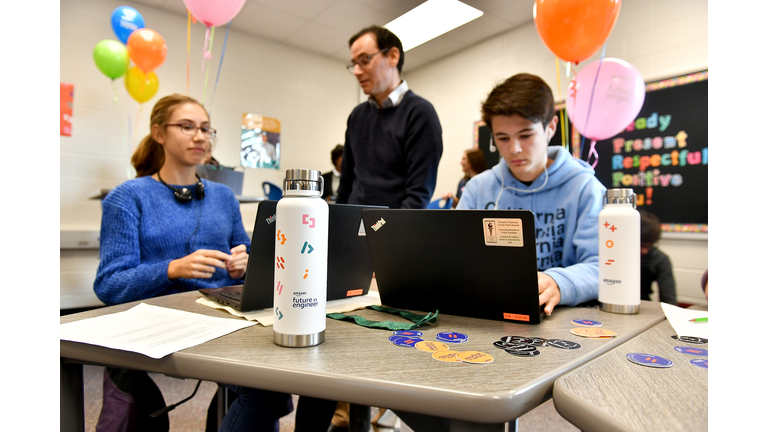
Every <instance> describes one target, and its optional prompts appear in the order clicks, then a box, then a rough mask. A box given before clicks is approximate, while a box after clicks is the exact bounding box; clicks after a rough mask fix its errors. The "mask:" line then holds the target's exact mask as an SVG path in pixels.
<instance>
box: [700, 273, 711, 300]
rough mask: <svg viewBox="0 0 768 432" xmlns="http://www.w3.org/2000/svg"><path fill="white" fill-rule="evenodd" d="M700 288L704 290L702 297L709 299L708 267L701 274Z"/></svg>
mask: <svg viewBox="0 0 768 432" xmlns="http://www.w3.org/2000/svg"><path fill="white" fill-rule="evenodd" d="M701 289H703V290H704V298H705V299H707V301H709V269H706V270H704V274H703V275H702V276H701Z"/></svg>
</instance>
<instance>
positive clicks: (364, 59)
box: [347, 48, 389, 74]
mask: <svg viewBox="0 0 768 432" xmlns="http://www.w3.org/2000/svg"><path fill="white" fill-rule="evenodd" d="M387 51H389V48H384V49H383V50H381V51H377V52H375V53H373V54H363V55H361V56H360V57H358V58H357V61H354V60H352V61H351V62H349V64H348V65H347V70H348V71H349V73H352V74H353V73H355V65H357V66H360V69H365V68H367V67H368V65H369V64H371V59H372V58H373V56H375V55H376V54H379V53H382V54H384V53H386V52H387Z"/></svg>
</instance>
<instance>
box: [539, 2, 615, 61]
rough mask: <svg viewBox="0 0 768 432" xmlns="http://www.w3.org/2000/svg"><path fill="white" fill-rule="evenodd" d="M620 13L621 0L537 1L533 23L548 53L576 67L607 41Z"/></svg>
mask: <svg viewBox="0 0 768 432" xmlns="http://www.w3.org/2000/svg"><path fill="white" fill-rule="evenodd" d="M619 9H621V0H536V3H534V5H533V20H534V22H535V23H536V31H537V32H539V36H540V37H541V40H542V41H543V42H544V45H546V46H547V48H549V50H550V51H552V52H553V53H554V54H555V55H556V56H557V57H559V58H560V59H561V60H564V61H567V62H573V63H577V64H578V63H579V62H580V61H582V60H586V59H588V58H590V57H591V56H592V55H593V54H594V53H596V52H597V50H599V49H600V47H601V46H602V45H603V43H605V41H606V39H608V35H610V34H611V30H613V26H614V25H615V24H616V19H617V18H618V17H619Z"/></svg>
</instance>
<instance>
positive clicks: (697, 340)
mask: <svg viewBox="0 0 768 432" xmlns="http://www.w3.org/2000/svg"><path fill="white" fill-rule="evenodd" d="M672 339H674V340H679V341H680V342H686V343H691V344H706V343H709V339H707V338H700V337H696V336H679V337H678V336H677V335H672Z"/></svg>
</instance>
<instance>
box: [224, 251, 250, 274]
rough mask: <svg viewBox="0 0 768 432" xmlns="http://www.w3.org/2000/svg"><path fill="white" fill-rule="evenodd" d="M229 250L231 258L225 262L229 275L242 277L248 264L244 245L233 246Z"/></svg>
mask: <svg viewBox="0 0 768 432" xmlns="http://www.w3.org/2000/svg"><path fill="white" fill-rule="evenodd" d="M230 252H231V253H232V260H231V261H229V262H227V271H228V272H229V276H231V277H232V279H242V278H243V276H244V275H245V269H246V267H247V266H248V252H246V251H245V245H244V244H241V245H238V246H235V247H233V248H232V250H230Z"/></svg>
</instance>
